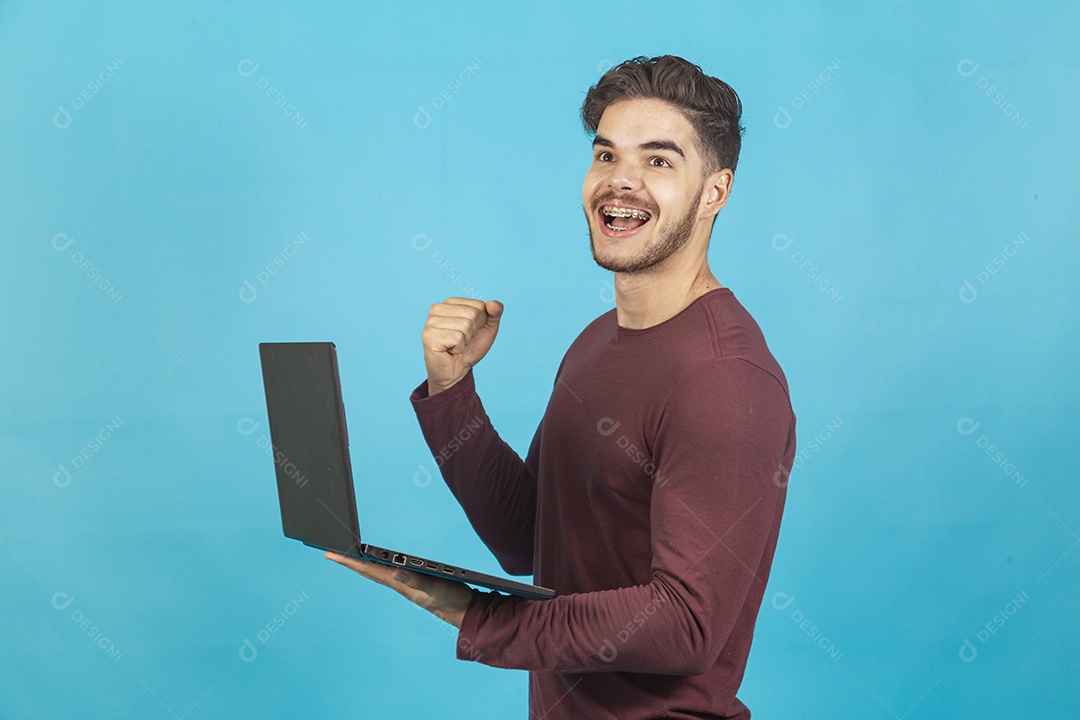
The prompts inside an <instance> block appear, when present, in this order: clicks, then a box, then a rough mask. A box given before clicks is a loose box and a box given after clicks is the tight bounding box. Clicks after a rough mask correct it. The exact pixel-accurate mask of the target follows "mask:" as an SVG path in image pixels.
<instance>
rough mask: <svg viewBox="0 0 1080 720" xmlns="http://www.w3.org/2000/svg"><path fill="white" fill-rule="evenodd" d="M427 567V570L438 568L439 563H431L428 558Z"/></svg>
mask: <svg viewBox="0 0 1080 720" xmlns="http://www.w3.org/2000/svg"><path fill="white" fill-rule="evenodd" d="M427 569H428V570H438V569H439V564H438V563H433V562H431V561H430V560H428V562H427Z"/></svg>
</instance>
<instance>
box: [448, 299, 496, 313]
mask: <svg viewBox="0 0 1080 720" xmlns="http://www.w3.org/2000/svg"><path fill="white" fill-rule="evenodd" d="M443 303H444V304H446V305H467V306H468V307H471V308H473V309H475V310H483V311H484V312H487V307H486V306H487V303H485V302H484V301H483V300H474V299H473V298H464V297H448V298H446V299H445V300H443Z"/></svg>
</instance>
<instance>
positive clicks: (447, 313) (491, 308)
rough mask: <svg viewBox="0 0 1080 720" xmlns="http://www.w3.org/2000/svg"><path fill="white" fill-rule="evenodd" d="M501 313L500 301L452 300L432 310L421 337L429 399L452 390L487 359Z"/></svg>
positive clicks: (435, 305) (437, 305)
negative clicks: (474, 366)
mask: <svg viewBox="0 0 1080 720" xmlns="http://www.w3.org/2000/svg"><path fill="white" fill-rule="evenodd" d="M502 312H503V305H502V303H501V302H499V301H498V300H488V301H487V302H484V301H483V300H473V299H471V298H459V297H451V298H446V300H445V301H444V302H441V303H435V304H434V305H432V306H431V311H430V313H429V314H428V319H427V322H426V323H424V332H423V333H422V334H421V339H422V340H423V342H424V364H425V365H427V374H428V380H427V386H428V395H429V396H431V395H435V394H437V393H440V392H442V391H443V390H446V389H448V388H450V387H452V386H453V385H454V384H455V383H457V382H458V381H459V380H461V378H463V377H465V376H466V375H467V374H468V373H469V369H470V368H471V367H472V366H473V365H475V364H476V363H478V362H480V361H481V360H482V359H483V358H484V356H485V355H487V352H488V350H490V349H491V344H492V343H493V342H495V336H496V335H497V334H498V332H499V318H500V317H501V316H502Z"/></svg>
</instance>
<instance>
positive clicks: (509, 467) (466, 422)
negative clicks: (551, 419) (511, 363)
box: [409, 369, 541, 575]
mask: <svg viewBox="0 0 1080 720" xmlns="http://www.w3.org/2000/svg"><path fill="white" fill-rule="evenodd" d="M409 399H410V401H411V402H412V404H413V409H414V410H415V411H416V417H417V420H418V421H419V423H420V429H421V432H423V435H424V440H425V441H426V442H427V445H428V447H429V448H430V449H431V453H432V456H433V457H434V458H435V464H436V465H438V467H439V469H440V471H441V472H442V476H443V479H444V480H445V481H446V484H447V486H448V487H449V488H450V491H451V492H452V493H453V494H454V497H455V498H457V501H458V502H459V503H460V504H461V507H462V508H463V509H464V510H465V514H466V516H468V518H469V522H470V523H471V524H472V526H473V529H474V530H476V533H477V535H479V536H480V539H481V540H482V541H483V542H484V544H485V545H487V547H488V549H489V550H491V552H492V553H493V554H494V555H495V557H496V559H498V561H499V564H500V565H501V566H502V568H503V570H505V571H506V572H507V573H509V574H511V575H531V574H532V572H533V529H534V527H535V522H536V476H537V466H538V464H539V457H540V433H541V428H537V430H536V433H535V435H534V436H533V440H532V444H531V445H530V447H529V452H528V455H527V456H526V459H525V460H524V461H523V460H522V459H521V457H520V456H519V455H518V454H517V453H516V452H514V450H513V449H512V448H511V447H510V446H509V445H507V444H506V442H504V441H503V439H502V438H501V437H499V434H498V433H497V432H496V431H495V428H494V427H492V425H491V421H490V420H489V419H488V416H487V413H486V412H485V410H484V406H483V404H481V402H480V397H479V396H478V395H477V394H476V385H475V380H474V378H473V372H472V370H471V369H470V370H469V372H468V373H467V374H466V375H465V377H463V378H462V379H461V380H459V381H458V382H457V383H456V384H454V385H453V386H452V387H450V388H448V389H447V390H444V391H442V392H440V393H438V394H436V395H434V396H429V395H428V392H427V381H426V380H425V381H424V382H423V383H421V384H420V385H419V386H418V387H417V388H416V389H415V390H413V392H412V394H411V395H410V397H409Z"/></svg>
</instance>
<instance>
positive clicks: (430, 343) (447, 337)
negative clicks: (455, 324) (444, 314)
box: [421, 328, 468, 355]
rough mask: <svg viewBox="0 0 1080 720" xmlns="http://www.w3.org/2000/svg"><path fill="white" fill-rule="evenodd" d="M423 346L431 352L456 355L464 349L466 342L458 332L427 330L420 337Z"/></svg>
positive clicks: (440, 329)
mask: <svg viewBox="0 0 1080 720" xmlns="http://www.w3.org/2000/svg"><path fill="white" fill-rule="evenodd" d="M421 339H422V340H423V341H424V345H425V346H426V347H427V348H428V349H429V350H431V351H432V352H447V353H450V354H451V355H456V354H458V353H460V352H462V351H463V350H464V349H465V345H466V344H467V343H468V340H466V339H465V333H463V332H461V331H460V330H448V329H445V328H428V329H427V330H425V331H424V332H423V334H422V335H421Z"/></svg>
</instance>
